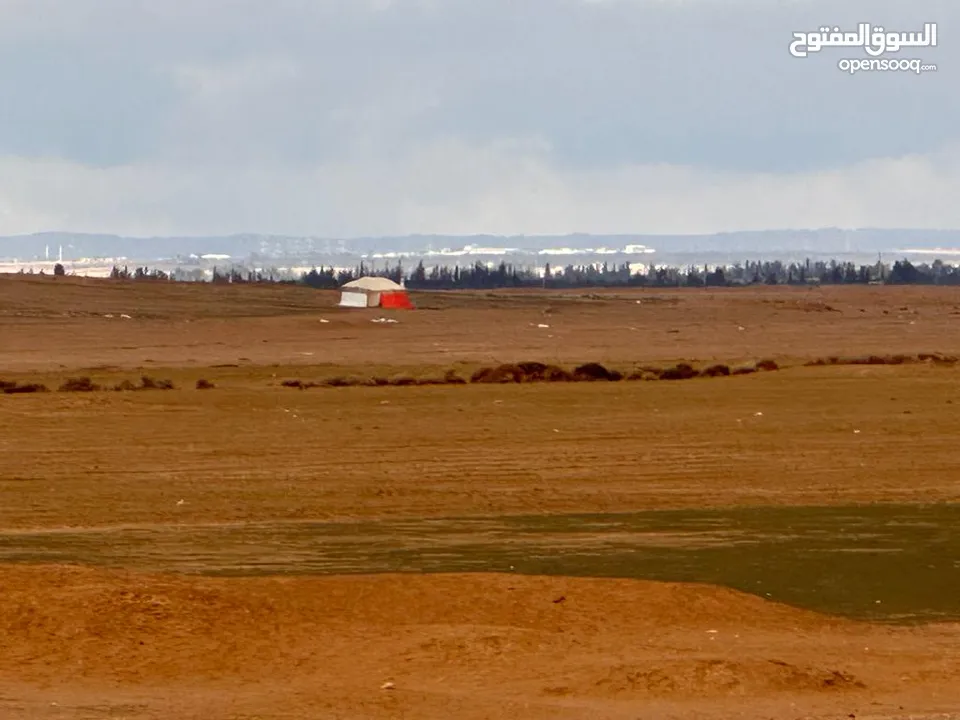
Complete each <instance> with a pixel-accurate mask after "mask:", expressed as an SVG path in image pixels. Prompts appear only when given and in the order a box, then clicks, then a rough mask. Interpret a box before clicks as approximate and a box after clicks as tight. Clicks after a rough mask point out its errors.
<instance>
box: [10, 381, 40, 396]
mask: <svg viewBox="0 0 960 720" xmlns="http://www.w3.org/2000/svg"><path fill="white" fill-rule="evenodd" d="M0 391H2V392H3V394H4V395H26V394H27V393H38V392H40V393H45V392H50V388H48V387H47V386H46V385H43V384H41V383H24V384H23V385H20V384H18V383H15V382H3V383H0Z"/></svg>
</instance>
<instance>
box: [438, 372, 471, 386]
mask: <svg viewBox="0 0 960 720" xmlns="http://www.w3.org/2000/svg"><path fill="white" fill-rule="evenodd" d="M443 382H444V383H446V384H447V385H466V384H467V381H466V380H464V379H463V378H462V377H460V376H459V375H457V371H456V370H447V372H446V373H444V375H443Z"/></svg>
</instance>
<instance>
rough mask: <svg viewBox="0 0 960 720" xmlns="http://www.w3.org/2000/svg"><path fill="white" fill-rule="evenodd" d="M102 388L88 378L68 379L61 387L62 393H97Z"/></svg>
mask: <svg viewBox="0 0 960 720" xmlns="http://www.w3.org/2000/svg"><path fill="white" fill-rule="evenodd" d="M99 389H100V386H99V385H97V384H96V383H94V382H93V381H92V380H91V379H90V378H88V377H76V378H67V379H66V381H65V382H64V383H63V384H62V385H61V386H60V388H59V391H60V392H96V391H97V390H99Z"/></svg>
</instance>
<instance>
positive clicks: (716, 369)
mask: <svg viewBox="0 0 960 720" xmlns="http://www.w3.org/2000/svg"><path fill="white" fill-rule="evenodd" d="M729 374H730V366H729V365H723V364H718V365H711V366H710V367H708V368H706V369H705V370H702V371H701V372H700V375H701V376H703V377H726V376H727V375H729Z"/></svg>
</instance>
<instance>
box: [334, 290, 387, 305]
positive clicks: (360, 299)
mask: <svg viewBox="0 0 960 720" xmlns="http://www.w3.org/2000/svg"><path fill="white" fill-rule="evenodd" d="M379 297H380V293H377V298H378V299H379ZM367 303H368V297H367V293H365V292H351V291H349V290H345V291H344V292H341V293H340V307H352V308H363V307H368V304H367Z"/></svg>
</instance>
